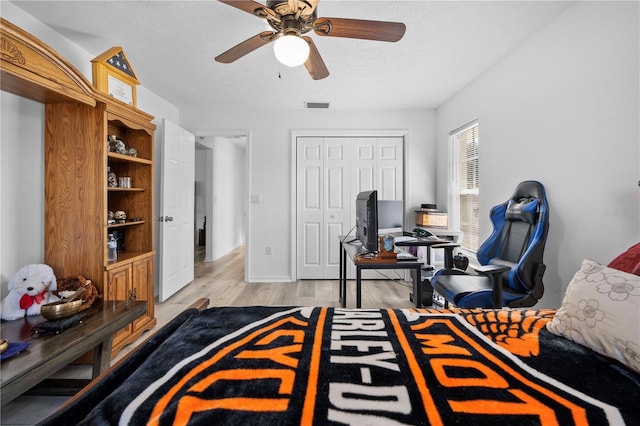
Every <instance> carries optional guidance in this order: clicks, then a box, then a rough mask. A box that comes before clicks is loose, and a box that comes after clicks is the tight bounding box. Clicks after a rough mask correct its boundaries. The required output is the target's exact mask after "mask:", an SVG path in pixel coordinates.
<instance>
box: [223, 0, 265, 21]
mask: <svg viewBox="0 0 640 426" xmlns="http://www.w3.org/2000/svg"><path fill="white" fill-rule="evenodd" d="M218 1H220V2H222V3H224V4H228V5H229V6H233V7H235V8H238V9H240V10H244V11H245V12H247V13H250V14H252V15H255V16H257V17H259V18H266V15H267V13H266V12H265V9H267V6H265V5H263V4H260V3H258V2H255V1H252V0H218Z"/></svg>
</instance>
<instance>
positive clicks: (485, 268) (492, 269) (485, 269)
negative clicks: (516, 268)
mask: <svg viewBox="0 0 640 426" xmlns="http://www.w3.org/2000/svg"><path fill="white" fill-rule="evenodd" d="M471 268H473V269H474V270H475V271H477V272H479V273H481V274H485V275H487V274H501V273H503V272H507V271H508V270H509V269H511V268H509V267H508V266H506V265H480V266H471Z"/></svg>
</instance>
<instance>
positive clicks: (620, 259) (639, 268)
mask: <svg viewBox="0 0 640 426" xmlns="http://www.w3.org/2000/svg"><path fill="white" fill-rule="evenodd" d="M607 266H608V267H609V268H613V269H617V270H619V271H624V272H631V273H632V274H636V275H640V243H637V244H635V245H633V246H631V247H629V248H628V249H627V250H625V251H624V253H620V254H619V255H618V256H617V257H616V258H615V259H613V260H612V261H611V262H609V264H608V265H607ZM634 271H635V272H634Z"/></svg>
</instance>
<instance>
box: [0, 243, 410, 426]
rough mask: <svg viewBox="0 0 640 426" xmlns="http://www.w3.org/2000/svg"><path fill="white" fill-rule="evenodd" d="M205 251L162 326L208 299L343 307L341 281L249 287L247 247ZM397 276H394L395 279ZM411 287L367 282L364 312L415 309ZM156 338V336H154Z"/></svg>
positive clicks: (164, 308)
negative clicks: (209, 257)
mask: <svg viewBox="0 0 640 426" xmlns="http://www.w3.org/2000/svg"><path fill="white" fill-rule="evenodd" d="M203 258H204V250H203V247H196V250H195V259H194V260H195V263H194V265H195V279H194V280H193V282H191V283H190V284H189V285H187V286H186V287H185V288H183V289H182V290H180V291H179V292H177V293H176V294H174V295H173V296H172V297H170V298H169V299H168V300H166V301H165V302H163V303H157V304H156V307H155V314H156V318H157V321H158V325H157V326H156V328H155V330H157V329H159V328H160V327H162V326H163V325H164V324H166V323H167V322H169V321H170V320H171V319H172V318H173V317H175V316H176V315H177V314H178V313H180V312H181V311H182V310H184V309H185V308H186V307H187V306H189V305H191V304H192V303H193V302H194V301H195V300H197V299H199V298H202V297H206V298H208V299H209V307H214V306H253V305H267V306H335V307H337V306H339V301H338V281H337V280H299V281H296V282H284V283H283V282H273V283H247V282H245V281H244V247H238V248H237V249H235V250H233V251H232V252H231V253H229V254H227V255H226V256H224V257H222V258H220V259H218V260H216V261H215V262H210V263H209V262H208V263H205V262H203V261H202V259H203ZM391 275H392V273H390V276H391ZM409 286H410V284H408V283H406V282H403V281H401V280H397V281H396V280H380V281H375V280H367V281H365V282H364V283H363V286H362V307H363V308H384V307H393V308H410V307H413V306H414V304H413V303H412V302H411V301H410V300H409V293H410V287H409ZM347 287H348V293H347V307H350V308H353V307H355V283H354V282H353V281H349V282H348V286H347ZM152 332H153V330H152ZM149 335H150V333H145V334H143V336H142V337H141V338H140V339H138V341H136V342H134V343H132V344H130V345H128V346H126V347H125V348H124V349H123V350H122V351H121V353H119V354H118V355H117V356H116V357H115V358H114V359H113V362H116V361H118V360H119V359H120V358H122V357H123V356H125V355H126V354H127V353H129V352H130V351H132V350H134V349H135V348H136V347H137V346H138V345H139V344H141V343H142V341H143V340H145V339H146V338H147V337H148V336H149ZM90 375H91V370H90V368H89V366H84V365H83V366H70V367H68V368H66V369H64V370H63V371H61V372H60V373H58V374H57V375H56V377H65V378H89V377H90ZM66 400H67V398H66V397H57V396H29V395H24V396H21V397H19V398H17V399H15V400H14V401H12V402H11V403H9V404H7V406H5V407H3V408H2V411H1V412H0V424H2V425H34V424H36V423H38V422H39V421H41V420H43V419H45V418H46V417H47V416H49V415H50V414H51V413H53V412H54V411H55V410H56V408H57V407H59V406H60V405H61V404H62V403H63V402H64V401H66Z"/></svg>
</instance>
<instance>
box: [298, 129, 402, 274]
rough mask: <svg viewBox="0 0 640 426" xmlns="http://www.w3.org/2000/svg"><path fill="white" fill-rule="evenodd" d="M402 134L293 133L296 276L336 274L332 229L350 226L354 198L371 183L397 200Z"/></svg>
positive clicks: (382, 194) (336, 232) (336, 253)
mask: <svg viewBox="0 0 640 426" xmlns="http://www.w3.org/2000/svg"><path fill="white" fill-rule="evenodd" d="M403 152H404V150H403V137H399V136H394V137H316V136H299V137H298V138H297V147H296V175H297V176H296V179H297V180H296V184H297V190H296V197H297V202H296V207H297V208H296V210H297V212H296V216H297V217H296V219H297V226H296V232H297V247H296V254H297V256H296V258H297V268H296V269H297V278H298V279H337V278H338V273H339V271H338V266H339V262H340V258H339V244H338V235H344V234H346V233H347V232H349V231H351V230H352V228H353V226H355V200H356V195H357V194H358V193H359V192H361V191H368V190H373V189H377V190H378V198H379V199H381V200H401V199H402V196H403V188H404V160H403V158H404V155H403Z"/></svg>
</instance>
